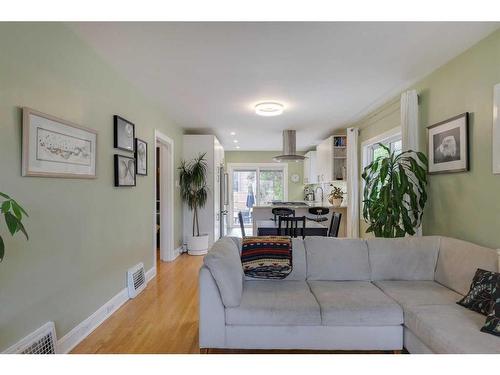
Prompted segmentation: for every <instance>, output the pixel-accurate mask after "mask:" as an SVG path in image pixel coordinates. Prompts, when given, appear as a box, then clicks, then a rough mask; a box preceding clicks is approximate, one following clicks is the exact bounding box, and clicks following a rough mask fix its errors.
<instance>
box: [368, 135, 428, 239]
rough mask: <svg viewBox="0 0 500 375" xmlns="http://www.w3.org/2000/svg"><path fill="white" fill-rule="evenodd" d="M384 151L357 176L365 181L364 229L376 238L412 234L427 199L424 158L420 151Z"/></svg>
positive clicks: (420, 218)
mask: <svg viewBox="0 0 500 375" xmlns="http://www.w3.org/2000/svg"><path fill="white" fill-rule="evenodd" d="M379 145H380V147H382V148H383V149H384V150H385V151H386V152H385V153H384V155H382V156H379V157H378V158H377V159H375V160H374V161H373V162H372V163H370V164H369V165H368V166H367V167H366V168H365V169H364V171H363V174H362V175H361V176H362V178H363V180H364V181H365V188H364V194H363V204H364V205H363V218H364V219H365V221H366V222H367V223H368V224H369V227H368V229H367V230H366V232H373V233H374V234H375V236H377V237H388V238H394V237H404V236H405V235H407V234H409V235H413V234H415V233H416V230H417V228H418V227H419V226H420V224H421V222H422V215H423V211H424V207H425V202H426V201H427V193H426V186H427V157H426V156H425V155H424V154H423V153H421V152H415V151H411V150H410V151H405V152H402V153H400V154H397V153H396V152H394V151H393V152H391V150H390V149H389V148H387V147H386V146H384V145H382V144H379Z"/></svg>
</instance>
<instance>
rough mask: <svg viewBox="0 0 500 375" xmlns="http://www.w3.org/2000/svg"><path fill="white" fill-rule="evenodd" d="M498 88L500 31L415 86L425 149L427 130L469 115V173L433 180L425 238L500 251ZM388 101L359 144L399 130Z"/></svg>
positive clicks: (395, 109)
mask: <svg viewBox="0 0 500 375" xmlns="http://www.w3.org/2000/svg"><path fill="white" fill-rule="evenodd" d="M497 83H500V30H497V31H496V32H494V33H493V34H491V35H490V36H488V37H487V38H485V39H483V40H482V41H480V42H479V43H478V44H476V45H475V46H473V47H472V48H470V49H469V50H467V51H465V52H464V53H462V54H461V55H459V56H458V57H456V58H455V59H453V60H451V61H450V62H448V63H447V64H445V65H444V66H442V67H441V68H439V69H438V70H436V71H434V72H433V73H432V74H430V75H429V76H427V77H425V78H424V79H423V80H421V81H420V82H418V83H417V84H415V85H414V86H412V87H411V88H410V89H413V88H414V89H416V90H417V93H418V94H419V97H420V126H421V132H420V137H421V142H420V147H421V150H426V144H427V136H426V127H427V126H429V125H432V124H434V123H437V122H439V121H442V120H445V119H447V118H450V117H452V116H455V115H458V114H461V113H463V112H470V114H471V116H470V133H469V137H470V171H469V172H466V173H456V174H442V175H431V176H429V186H428V189H429V200H428V205H427V207H426V210H425V214H424V224H423V232H424V234H428V235H430V234H441V235H446V236H451V237H456V238H461V239H464V240H468V241H472V242H475V243H478V244H482V245H485V246H490V247H494V248H499V247H500V231H498V229H497V227H498V224H499V223H500V197H499V193H500V176H499V175H493V174H492V171H491V169H492V159H491V157H492V140H491V137H492V121H493V115H492V113H493V86H494V85H495V84H497ZM399 116H400V114H399V101H398V99H395V100H392V101H390V102H389V103H388V104H386V105H385V106H383V107H382V108H380V109H378V110H376V111H375V113H374V114H371V115H369V116H368V117H367V118H365V119H364V120H362V121H360V122H359V123H358V124H357V125H358V126H360V127H361V128H362V129H361V133H360V141H361V142H362V141H363V140H366V139H369V138H371V137H373V136H374V135H377V134H380V133H382V132H384V131H385V130H388V129H391V128H393V127H395V126H398V125H399V123H400V122H399Z"/></svg>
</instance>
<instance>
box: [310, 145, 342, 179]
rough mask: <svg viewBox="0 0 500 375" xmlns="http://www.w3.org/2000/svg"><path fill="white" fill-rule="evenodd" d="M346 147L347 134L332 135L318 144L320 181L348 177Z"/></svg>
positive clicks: (317, 160) (317, 155)
mask: <svg viewBox="0 0 500 375" xmlns="http://www.w3.org/2000/svg"><path fill="white" fill-rule="evenodd" d="M346 147H347V143H346V136H345V135H332V136H330V137H328V138H327V139H325V140H324V141H323V142H321V143H320V144H319V145H318V146H316V174H317V176H318V183H326V182H331V181H336V180H345V179H346V167H347V163H346V161H347V158H346V156H347V154H346V150H347V148H346Z"/></svg>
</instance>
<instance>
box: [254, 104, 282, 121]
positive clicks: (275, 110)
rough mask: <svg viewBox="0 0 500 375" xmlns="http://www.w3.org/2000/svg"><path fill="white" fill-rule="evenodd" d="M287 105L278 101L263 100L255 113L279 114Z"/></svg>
mask: <svg viewBox="0 0 500 375" xmlns="http://www.w3.org/2000/svg"><path fill="white" fill-rule="evenodd" d="M284 109H285V107H284V106H283V104H281V103H277V102H262V103H258V104H257V105H256V106H255V113H256V114H258V115H259V116H265V117H270V116H279V115H281V114H282V113H283V110H284Z"/></svg>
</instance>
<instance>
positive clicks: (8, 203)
mask: <svg viewBox="0 0 500 375" xmlns="http://www.w3.org/2000/svg"><path fill="white" fill-rule="evenodd" d="M0 197H1V198H4V201H3V202H2V204H1V205H0V212H1V213H2V214H3V216H4V217H5V223H6V224H7V229H8V230H9V232H10V234H11V235H15V234H16V233H17V232H22V233H23V234H24V235H25V236H26V239H28V232H26V229H25V228H24V225H23V223H22V222H21V221H22V219H23V215H24V216H28V214H27V213H26V211H25V210H24V209H23V208H22V207H21V205H20V204H19V203H17V202H16V201H15V200H14V199H12V198H11V197H9V196H8V195H7V194H5V193H2V192H0ZM4 255H5V243H4V242H3V239H2V236H0V262H1V261H2V260H3V257H4Z"/></svg>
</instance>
